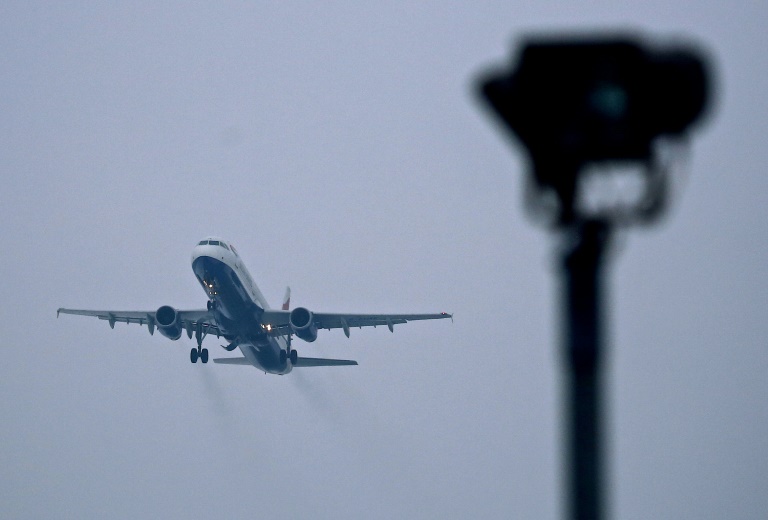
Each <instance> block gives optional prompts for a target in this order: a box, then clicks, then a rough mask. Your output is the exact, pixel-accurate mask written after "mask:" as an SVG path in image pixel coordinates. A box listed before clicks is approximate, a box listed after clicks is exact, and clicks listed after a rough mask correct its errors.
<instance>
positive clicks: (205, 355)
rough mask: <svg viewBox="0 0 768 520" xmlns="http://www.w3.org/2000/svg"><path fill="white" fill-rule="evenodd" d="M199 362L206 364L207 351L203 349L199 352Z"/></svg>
mask: <svg viewBox="0 0 768 520" xmlns="http://www.w3.org/2000/svg"><path fill="white" fill-rule="evenodd" d="M200 361H202V362H203V363H208V349H207V348H204V349H203V350H201V351H200Z"/></svg>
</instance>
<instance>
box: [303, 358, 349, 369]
mask: <svg viewBox="0 0 768 520" xmlns="http://www.w3.org/2000/svg"><path fill="white" fill-rule="evenodd" d="M347 365H357V361H352V360H350V359H321V358H311V357H300V358H299V359H298V360H296V363H294V364H293V366H295V367H338V366H347Z"/></svg>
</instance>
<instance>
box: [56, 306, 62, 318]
mask: <svg viewBox="0 0 768 520" xmlns="http://www.w3.org/2000/svg"><path fill="white" fill-rule="evenodd" d="M60 312H61V307H59V308H58V309H56V319H59V313H60Z"/></svg>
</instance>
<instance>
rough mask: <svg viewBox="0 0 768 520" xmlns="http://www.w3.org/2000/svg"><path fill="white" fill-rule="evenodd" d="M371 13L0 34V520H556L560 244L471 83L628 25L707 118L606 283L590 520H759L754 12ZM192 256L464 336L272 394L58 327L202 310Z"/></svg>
mask: <svg viewBox="0 0 768 520" xmlns="http://www.w3.org/2000/svg"><path fill="white" fill-rule="evenodd" d="M209 4H210V5H209ZM375 4H376V3H370V2H368V3H363V4H361V3H359V2H323V3H322V4H321V5H318V4H317V3H316V2H273V3H271V4H267V3H265V2H214V3H210V2H196V3H188V2H178V3H164V4H158V3H157V2H130V3H128V4H126V5H124V6H122V7H120V6H116V5H113V3H106V4H105V3H99V2H93V3H85V2H56V3H53V2H44V3H41V2H30V1H24V2H16V1H6V2H3V3H2V5H0V49H2V50H1V51H0V78H2V80H1V81H0V165H1V167H2V179H3V186H2V190H0V218H1V220H0V221H1V222H2V235H3V244H4V247H3V252H2V255H0V273H2V278H3V286H4V297H3V298H2V299H0V317H2V321H3V323H4V324H5V326H6V327H5V328H6V332H5V334H4V335H3V339H2V350H0V352H2V362H1V363H0V396H2V401H1V404H0V414H2V417H3V421H2V427H1V429H0V517H3V518H72V519H75V518H77V519H80V518H137V517H145V518H146V517H149V518H152V517H154V518H158V517H165V518H185V519H186V518H211V517H220V518H227V517H228V518H245V517H249V518H252V517H264V518H381V519H384V518H425V519H426V518H482V517H487V518H557V517H559V516H561V512H562V508H561V504H560V491H561V489H560V478H561V472H560V469H561V467H560V454H559V451H560V444H561V442H560V441H561V435H560V430H561V423H560V406H559V396H560V386H559V383H560V381H559V375H558V374H559V366H558V365H557V360H558V356H557V348H556V341H557V337H558V334H557V313H556V308H557V307H556V303H557V301H556V296H557V284H556V281H555V277H554V275H555V270H554V258H555V257H554V246H555V241H554V240H553V239H552V237H551V236H548V235H547V234H546V233H545V232H544V231H543V230H541V229H538V228H536V227H534V226H532V225H531V223H530V222H529V221H528V220H526V218H525V215H524V212H523V209H522V204H521V182H520V179H521V176H522V174H523V171H524V167H525V162H524V160H523V155H522V154H521V153H520V151H519V150H515V149H513V148H512V147H510V146H509V144H508V142H507V141H506V140H505V139H504V138H503V137H502V136H501V135H500V134H499V133H498V131H497V128H496V127H495V126H493V125H492V124H491V122H490V121H489V120H488V119H487V117H486V114H485V113H484V112H483V111H482V110H481V109H480V108H479V106H478V104H477V102H476V101H475V99H474V97H473V93H472V82H473V79H474V78H475V77H476V75H477V74H478V72H480V71H482V70H484V69H485V67H486V66H488V65H493V64H500V63H502V62H505V61H506V60H508V59H509V57H510V53H511V52H512V48H513V42H514V41H515V39H516V38H518V37H519V36H520V35H521V34H523V33H525V32H530V31H538V30H552V29H588V28H606V27H611V28H612V27H631V28H636V29H641V30H644V31H648V32H649V33H650V34H653V35H659V36H662V37H668V36H674V35H679V34H684V35H687V36H689V37H692V38H695V39H697V40H699V41H701V42H703V43H704V44H706V45H707V46H708V48H709V49H710V50H711V51H712V53H713V56H714V57H715V60H716V62H717V69H718V71H719V74H718V92H717V95H718V98H719V103H718V107H717V110H716V111H715V112H714V114H713V115H712V117H711V118H710V120H709V124H708V125H707V126H706V127H704V128H702V129H701V131H700V132H698V133H697V134H696V135H695V140H694V142H693V146H692V149H691V158H690V161H689V164H688V172H689V173H688V177H687V182H686V185H685V188H684V190H683V192H682V195H681V196H680V197H679V198H678V199H676V200H675V201H674V205H673V211H672V212H671V215H670V217H669V219H668V220H667V221H666V222H665V224H664V225H663V226H661V227H658V228H653V229H648V230H642V231H637V232H632V233H630V234H628V235H627V239H626V241H625V242H624V244H623V247H622V249H621V250H620V251H618V252H617V255H616V257H615V261H614V262H613V264H612V269H611V284H610V292H611V303H612V305H611V309H610V311H611V312H610V314H611V320H612V321H611V327H610V331H609V332H610V339H611V341H610V364H609V367H608V369H609V385H608V388H607V391H608V392H609V420H610V422H609V432H608V441H609V452H610V456H611V458H610V468H609V475H610V482H611V490H610V510H611V511H612V512H613V513H615V515H614V516H615V517H620V518H625V519H645V518H670V519H672V518H674V519H678V518H696V519H700V518H765V517H766V515H768V493H766V490H768V472H766V467H768V383H767V382H766V373H767V372H768V340H767V339H766V338H767V337H768V319H766V309H767V308H768V301H767V300H768V296H767V295H768V267H767V266H768V264H767V263H766V253H768V195H766V193H768V175H767V174H766V173H767V172H768V147H767V146H766V144H765V143H766V135H768V53H766V50H768V32H766V30H765V27H766V23H768V5H767V4H765V3H760V2H756V1H754V2H737V3H727V2H679V1H676V2H669V1H666V0H665V1H660V0H654V1H643V2H609V1H604V0H603V1H592V2H563V1H543V2H542V1H541V0H537V1H535V2H534V1H521V2H482V3H480V4H482V5H473V4H472V3H467V2H420V3H418V4H415V5H414V3H411V2H384V3H379V4H381V5H375ZM208 234H216V235H221V236H223V237H226V238H227V239H229V240H231V241H232V242H233V243H234V244H235V245H236V246H237V247H238V249H239V251H240V253H241V256H242V257H243V258H244V259H245V261H246V264H247V265H248V267H249V269H250V271H251V274H252V275H253V276H254V278H255V279H256V280H257V282H258V283H259V285H260V287H261V289H262V292H263V293H264V294H265V296H267V298H268V299H269V300H270V301H272V302H274V304H277V303H278V302H279V299H280V297H281V296H282V293H283V290H284V287H285V285H287V284H290V285H291V286H292V289H293V304H294V305H303V306H307V307H309V308H311V309H314V310H318V311H327V312H343V311H347V312H436V311H452V312H455V313H456V322H455V324H453V325H451V324H450V323H449V322H431V323H430V322H425V323H414V324H409V325H406V326H401V327H396V329H395V333H394V334H390V333H389V331H387V330H386V328H384V329H370V330H368V329H367V330H353V331H352V335H351V338H350V339H346V338H345V337H344V334H343V333H342V332H341V331H332V332H327V331H326V332H325V333H323V334H320V336H319V338H318V340H317V342H316V343H314V344H311V345H310V344H302V345H300V352H301V353H302V354H305V355H313V356H314V355H318V356H330V357H333V356H336V357H349V358H352V359H357V360H358V361H359V362H360V366H358V367H350V368H328V369H305V370H303V371H301V372H300V371H299V370H296V371H294V373H292V374H291V375H289V376H286V377H277V376H265V375H264V374H262V373H259V372H258V371H256V370H255V369H249V368H247V367H233V366H215V365H212V364H208V365H204V366H203V365H201V364H197V365H192V364H190V363H189V360H188V359H189V358H188V351H189V347H190V346H191V344H192V343H193V342H192V341H189V340H187V339H186V337H184V338H183V339H182V340H180V341H178V342H175V343H174V342H171V341H169V340H167V339H165V338H163V337H162V336H160V335H155V336H150V335H149V334H148V333H147V330H146V328H139V327H136V326H125V325H117V326H116V327H115V330H114V331H113V330H110V329H109V327H108V325H107V324H106V323H105V322H100V321H97V320H93V319H88V318H84V317H72V316H68V317H62V318H61V319H59V320H56V318H55V311H56V308H57V307H60V306H67V307H77V308H94V309H98V308H114V309H136V310H142V309H148V310H154V309H156V308H157V307H158V306H160V305H164V304H170V305H174V306H176V307H179V308H200V307H202V306H203V305H204V303H205V295H204V293H203V292H202V290H201V289H200V287H199V286H198V285H197V283H196V281H195V279H194V276H193V274H192V271H191V268H190V264H189V262H190V253H191V250H192V247H193V246H194V244H195V243H196V242H197V241H198V240H199V239H200V238H202V237H204V236H206V235H208ZM206 345H207V346H208V348H209V349H212V353H214V354H216V355H217V356H218V355H220V354H218V351H219V349H218V347H217V346H216V345H217V343H216V340H215V339H208V340H206ZM220 352H221V353H222V354H226V353H224V352H223V351H220Z"/></svg>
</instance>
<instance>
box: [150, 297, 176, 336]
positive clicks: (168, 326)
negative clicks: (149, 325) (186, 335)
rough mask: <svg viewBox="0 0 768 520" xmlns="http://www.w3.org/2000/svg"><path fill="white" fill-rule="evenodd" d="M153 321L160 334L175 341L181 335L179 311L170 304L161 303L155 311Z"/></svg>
mask: <svg viewBox="0 0 768 520" xmlns="http://www.w3.org/2000/svg"><path fill="white" fill-rule="evenodd" d="M155 323H157V330H159V331H160V334H162V335H163V336H165V337H166V338H168V339H172V340H174V341H176V340H177V339H179V338H180V337H181V318H179V313H178V312H177V311H176V309H174V308H173V307H171V306H170V305H163V306H162V307H160V308H159V309H157V312H155Z"/></svg>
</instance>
